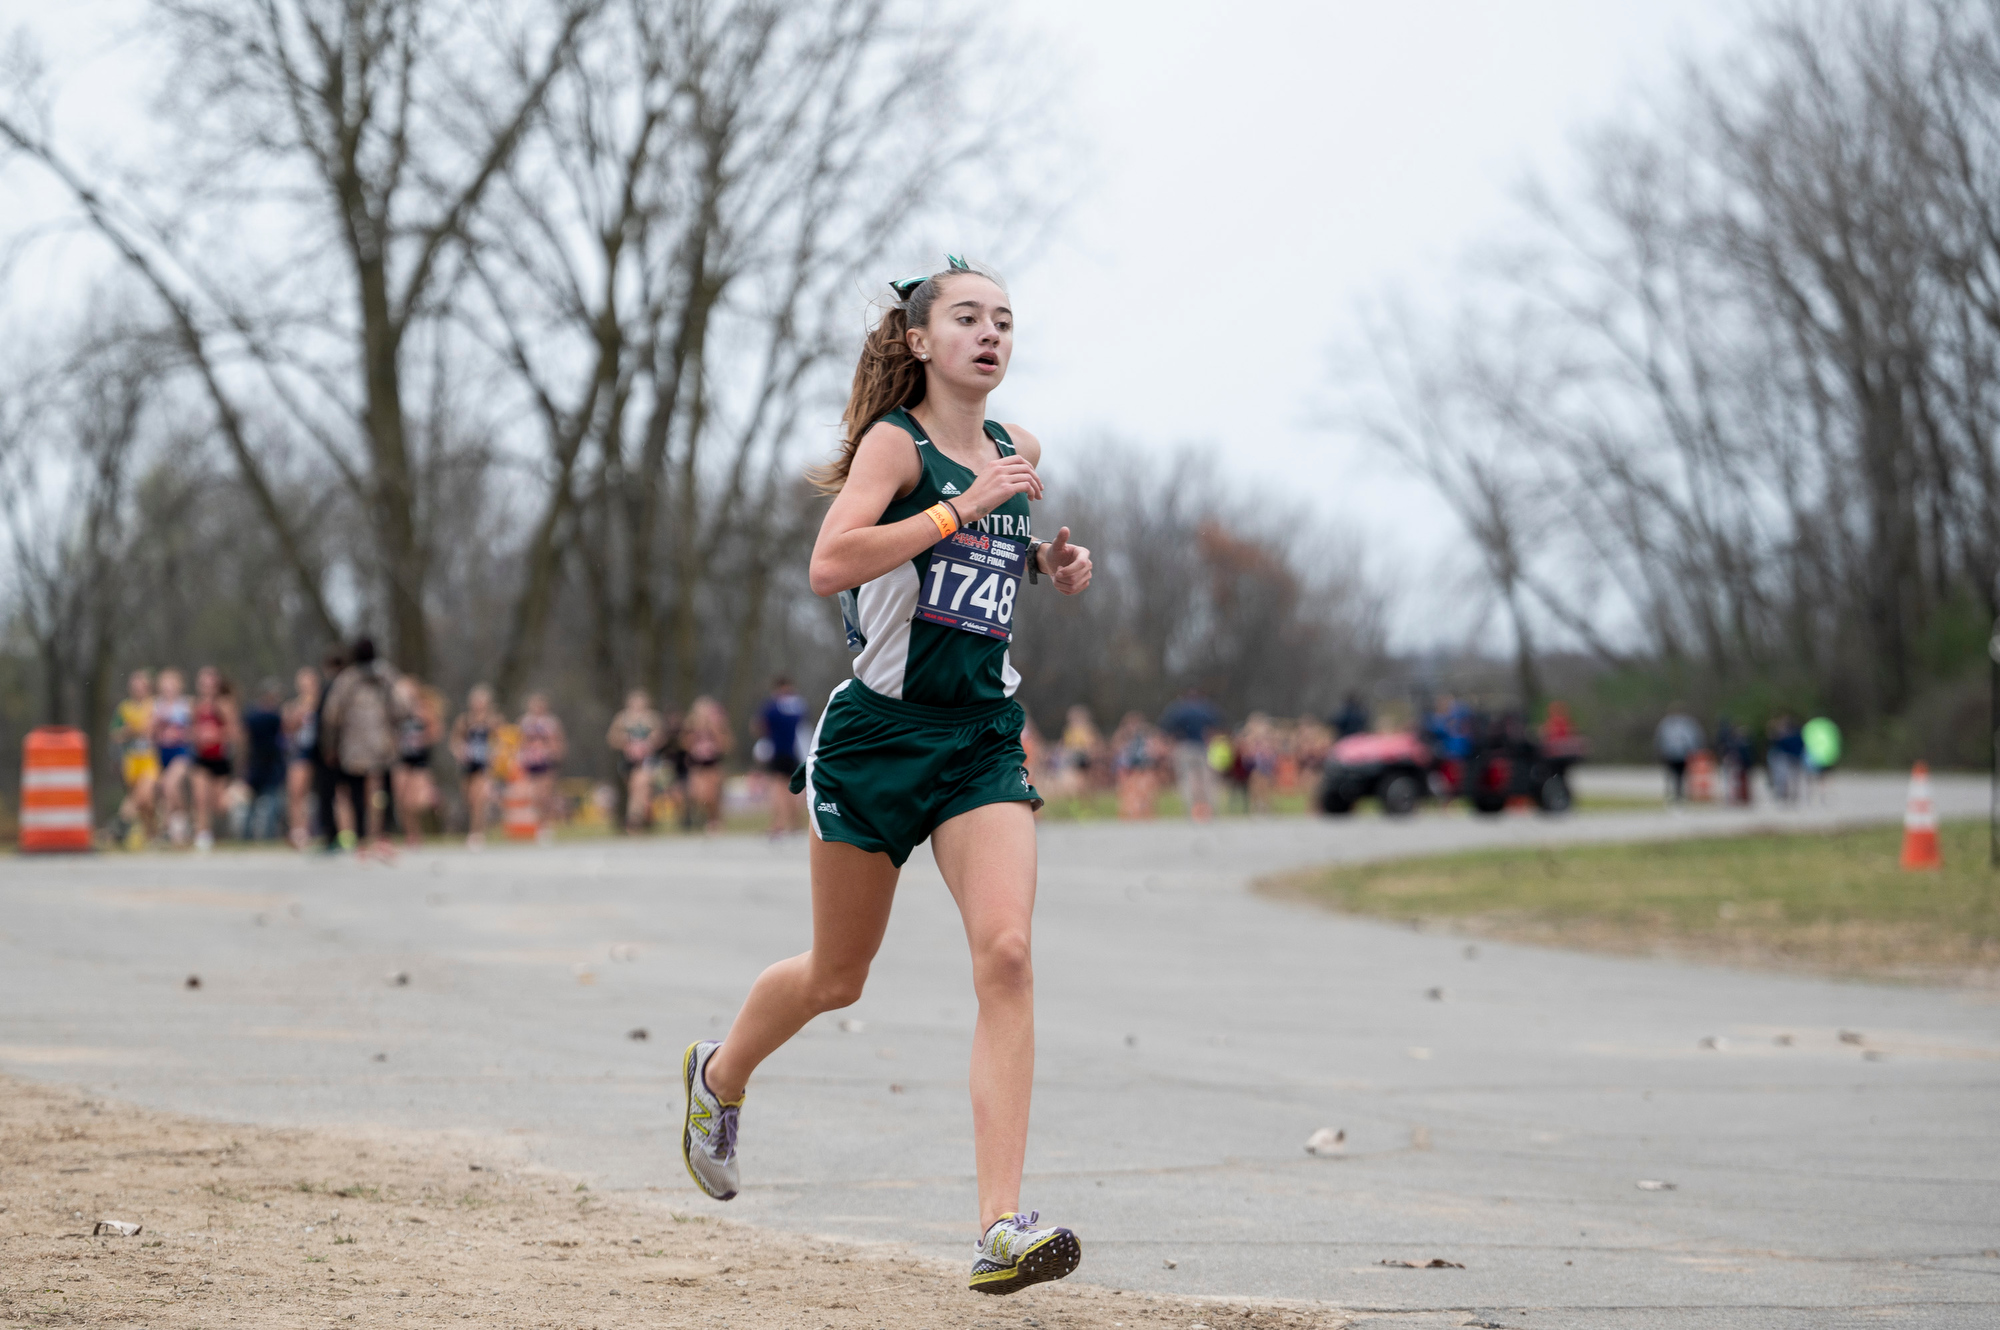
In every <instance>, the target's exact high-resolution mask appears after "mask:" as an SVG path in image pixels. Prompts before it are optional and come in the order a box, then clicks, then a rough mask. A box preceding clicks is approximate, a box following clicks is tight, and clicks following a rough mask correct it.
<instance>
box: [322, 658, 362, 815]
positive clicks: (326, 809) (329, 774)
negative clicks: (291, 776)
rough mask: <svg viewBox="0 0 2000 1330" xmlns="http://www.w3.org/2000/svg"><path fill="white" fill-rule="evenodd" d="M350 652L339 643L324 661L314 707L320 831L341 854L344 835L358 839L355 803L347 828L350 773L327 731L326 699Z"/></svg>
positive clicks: (350, 809) (350, 807)
mask: <svg viewBox="0 0 2000 1330" xmlns="http://www.w3.org/2000/svg"><path fill="white" fill-rule="evenodd" d="M347 664H348V661H347V652H346V650H345V649H343V648H340V647H335V648H334V649H333V650H331V651H329V652H327V653H326V655H325V656H324V657H323V658H322V659H321V661H320V690H319V701H318V702H317V703H316V704H315V706H314V709H313V747H314V750H315V752H316V753H317V754H318V758H319V760H318V763H317V765H315V767H314V768H313V806H314V808H315V809H316V810H317V813H318V819H319V834H320V836H321V837H322V838H323V839H324V840H325V842H326V844H325V849H326V852H327V853H328V854H337V853H339V851H340V848H341V842H342V840H343V839H345V840H346V841H347V843H348V844H350V845H351V844H352V843H353V841H354V824H353V820H352V814H353V811H354V805H353V804H352V803H351V802H350V806H349V809H348V812H349V821H348V824H347V827H346V829H345V830H344V831H343V829H342V827H341V821H340V791H341V789H342V787H343V786H344V785H345V784H346V781H347V775H346V773H345V772H343V771H342V770H341V769H340V760H339V758H340V755H339V754H338V753H336V752H335V751H334V749H333V744H332V742H331V741H330V740H329V739H328V737H327V732H326V700H327V696H328V695H329V694H330V693H331V692H332V691H333V681H334V680H335V679H338V678H339V677H340V672H341V671H342V670H344V669H346V668H347Z"/></svg>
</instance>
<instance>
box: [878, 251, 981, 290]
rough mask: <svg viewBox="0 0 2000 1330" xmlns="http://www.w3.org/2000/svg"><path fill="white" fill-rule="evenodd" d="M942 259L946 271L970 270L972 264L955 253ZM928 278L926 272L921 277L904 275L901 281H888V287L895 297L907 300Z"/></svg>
mask: <svg viewBox="0 0 2000 1330" xmlns="http://www.w3.org/2000/svg"><path fill="white" fill-rule="evenodd" d="M944 261H945V263H946V265H947V267H946V271H947V272H971V271H972V265H971V264H969V263H967V262H966V261H965V260H964V259H962V258H960V257H959V256H958V255H956V254H947V255H945V256H944ZM929 280H930V274H928V273H926V274H924V275H923V276H922V277H905V278H903V279H902V280H901V281H896V282H891V283H889V289H890V290H891V291H894V292H895V293H896V299H898V300H908V299H909V298H910V296H911V295H912V294H913V293H914V292H915V291H916V289H917V288H918V287H920V286H922V285H923V284H924V283H925V282H928V281H929Z"/></svg>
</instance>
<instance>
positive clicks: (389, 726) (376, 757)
mask: <svg viewBox="0 0 2000 1330" xmlns="http://www.w3.org/2000/svg"><path fill="white" fill-rule="evenodd" d="M353 658H354V663H353V664H351V665H349V666H348V667H347V668H346V669H344V670H342V671H341V672H340V675H339V677H337V678H336V679H334V681H333V686H332V687H331V688H328V689H327V690H326V710H325V712H324V713H323V714H322V716H321V718H320V721H321V730H320V733H321V735H322V738H321V744H322V745H323V746H324V747H326V748H327V749H328V750H329V751H330V752H331V754H332V760H333V765H334V768H335V771H336V775H337V779H338V781H339V784H340V785H341V786H342V787H343V788H344V789H345V790H346V792H347V800H348V808H349V810H350V817H351V818H352V825H353V836H354V839H355V843H356V844H357V845H358V846H362V847H364V853H371V852H372V853H373V854H375V855H376V856H377V857H379V858H381V859H382V860H383V861H384V862H387V861H389V860H391V859H393V858H394V857H395V853H396V851H395V847H393V846H392V845H390V844H389V838H388V836H387V835H386V834H385V831H386V820H387V814H388V802H389V791H388V784H389V769H390V768H391V767H392V766H394V765H395V762H396V719H397V717H396V695H395V680H396V673H395V671H394V670H392V669H391V668H389V664H388V662H387V661H382V660H377V659H376V658H375V643H374V640H373V639H371V638H366V637H364V638H362V639H361V640H360V641H358V642H356V643H355V644H354V651H353Z"/></svg>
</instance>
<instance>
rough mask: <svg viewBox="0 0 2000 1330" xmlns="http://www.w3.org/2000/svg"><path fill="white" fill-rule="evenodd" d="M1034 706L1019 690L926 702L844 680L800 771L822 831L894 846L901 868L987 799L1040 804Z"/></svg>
mask: <svg viewBox="0 0 2000 1330" xmlns="http://www.w3.org/2000/svg"><path fill="white" fill-rule="evenodd" d="M1025 723H1026V713H1024V712H1023V711H1022V710H1021V704H1020V703H1019V702H1016V701H1015V700H1014V699H1013V698H1011V697H1006V698H1001V699H999V700H997V701H994V702H989V703H984V704H982V705H979V706H971V707H953V708H951V709H949V710H945V709H942V708H939V707H926V706H919V705H917V704H916V703H914V702H904V701H900V700H898V699H896V698H892V697H884V696H882V694H880V693H878V692H876V691H874V690H873V689H871V688H869V687H868V686H867V685H866V684H864V683H862V682H861V681H860V680H859V679H848V680H846V681H845V682H843V683H841V684H839V685H837V686H836V687H835V688H834V690H833V695H832V696H831V697H829V698H828V699H827V703H826V710H825V711H824V712H823V713H821V715H820V718H819V724H818V725H817V726H815V727H814V729H813V737H812V747H811V749H810V750H808V751H807V753H806V760H805V763H804V764H803V765H802V766H800V767H799V769H798V770H797V771H795V772H793V773H792V792H793V793H794V794H797V793H799V792H800V791H804V793H805V796H806V816H807V817H809V818H811V819H812V825H813V831H814V833H815V834H817V835H818V836H819V838H820V839H821V840H825V841H840V842H842V843H844V844H847V845H853V846H855V847H857V848H859V849H863V850H868V851H870V852H873V853H879V854H886V855H888V856H889V859H890V862H892V863H894V864H895V865H896V867H898V868H901V867H902V866H903V863H904V861H906V860H907V859H908V858H909V857H910V851H911V850H914V849H915V848H916V847H917V846H919V845H921V844H923V843H924V842H925V841H926V840H928V839H929V838H930V834H931V832H932V831H934V830H936V829H937V826H938V824H939V823H941V822H946V821H949V820H950V819H951V818H954V817H957V816H958V815H959V814H960V813H964V812H968V811H970V810H971V809H974V808H979V807H982V806H983V805H986V804H1004V803H1017V802H1019V803H1026V804H1028V805H1029V806H1030V807H1032V808H1037V809H1039V808H1040V807H1041V806H1042V796H1041V795H1040V794H1039V793H1037V792H1036V790H1035V787H1034V786H1032V785H1030V784H1029V783H1028V767H1027V755H1026V754H1025V753H1023V752H1022V751H1021V729H1022V726H1023V725H1024V724H1025Z"/></svg>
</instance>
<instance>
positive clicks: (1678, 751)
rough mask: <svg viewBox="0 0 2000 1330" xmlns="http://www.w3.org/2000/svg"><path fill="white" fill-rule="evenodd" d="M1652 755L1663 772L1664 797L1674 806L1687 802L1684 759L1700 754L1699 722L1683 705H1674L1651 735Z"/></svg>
mask: <svg viewBox="0 0 2000 1330" xmlns="http://www.w3.org/2000/svg"><path fill="white" fill-rule="evenodd" d="M1653 751H1654V752H1656V753H1658V754H1659V758H1660V765H1661V766H1663V767H1665V768H1666V772H1667V797H1668V798H1670V799H1672V800H1673V801H1674V802H1675V803H1680V802H1682V801H1683V800H1685V799H1686V798H1687V769H1688V759H1689V758H1691V757H1693V756H1694V755H1695V754H1696V753H1698V752H1700V751H1701V722H1700V721H1698V720H1696V719H1695V718H1694V717H1693V716H1690V715H1688V714H1687V707H1686V705H1685V704H1684V703H1680V702H1676V703H1674V704H1673V706H1672V707H1671V708H1669V709H1668V711H1667V714H1666V715H1664V716H1662V717H1661V718H1660V724H1659V727H1658V728H1657V729H1655V730H1654V731H1653Z"/></svg>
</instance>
